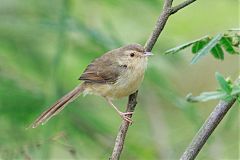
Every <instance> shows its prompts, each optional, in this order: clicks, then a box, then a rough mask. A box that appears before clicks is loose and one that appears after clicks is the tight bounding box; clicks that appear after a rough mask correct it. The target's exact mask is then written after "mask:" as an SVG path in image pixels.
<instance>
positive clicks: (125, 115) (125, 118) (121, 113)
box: [119, 112, 133, 124]
mask: <svg viewBox="0 0 240 160" xmlns="http://www.w3.org/2000/svg"><path fill="white" fill-rule="evenodd" d="M119 114H120V116H121V117H122V119H124V120H125V121H127V122H128V123H129V124H132V123H133V120H132V119H131V118H130V117H128V116H127V115H132V114H133V112H120V113H119Z"/></svg>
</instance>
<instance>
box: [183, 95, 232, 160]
mask: <svg viewBox="0 0 240 160" xmlns="http://www.w3.org/2000/svg"><path fill="white" fill-rule="evenodd" d="M235 101H236V98H232V100H230V101H228V102H226V101H220V102H219V103H218V105H217V106H216V107H215V109H214V110H213V112H212V113H211V114H210V116H209V117H208V119H207V120H206V121H205V122H204V124H203V126H202V127H201V128H200V129H199V131H198V133H197V134H196V135H195V137H194V138H193V140H192V142H191V144H189V146H188V147H187V149H186V150H185V152H184V153H183V155H182V157H181V160H193V159H195V157H196V156H197V155H198V153H199V151H200V150H201V149H202V147H203V145H204V144H205V143H206V141H207V139H208V138H209V136H210V135H211V134H212V132H213V131H214V129H215V128H216V127H217V126H218V124H219V123H220V122H221V120H222V119H223V117H224V116H225V115H226V114H227V112H228V110H229V109H230V108H231V107H232V106H233V104H234V103H235Z"/></svg>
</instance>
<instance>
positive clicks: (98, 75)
mask: <svg viewBox="0 0 240 160" xmlns="http://www.w3.org/2000/svg"><path fill="white" fill-rule="evenodd" d="M149 55H151V54H150V53H149V52H145V51H144V48H143V47H142V46H141V45H139V44H130V45H126V46H123V47H121V48H117V49H114V50H112V51H109V52H107V53H105V54H104V55H102V56H101V57H99V58H97V59H95V60H93V61H92V62H91V63H90V64H89V65H88V66H87V68H86V69H85V71H84V72H83V74H82V75H81V76H80V78H79V80H82V81H83V83H81V84H80V85H78V86H77V87H76V88H74V89H73V90H72V91H71V92H69V93H68V94H66V95H65V96H63V97H62V98H61V99H59V100H58V101H57V102H56V103H54V104H53V105H52V106H51V107H50V108H49V109H47V110H46V111H45V112H43V113H42V114H41V115H40V116H39V117H38V118H37V119H36V120H35V121H34V122H33V124H32V125H31V127H32V128H36V127H37V126H39V125H40V124H44V123H45V122H47V121H48V120H49V119H50V118H51V117H53V116H54V115H56V114H57V113H59V112H60V111H61V110H62V109H63V108H64V107H65V106H66V105H67V104H68V103H70V102H71V101H73V100H74V99H75V98H77V97H78V96H79V95H80V94H81V93H83V94H95V95H100V96H102V97H104V98H105V99H106V100H107V102H108V103H109V104H110V105H111V106H112V107H113V108H114V109H115V110H116V111H117V112H118V113H119V115H120V116H121V117H122V118H123V119H125V120H126V121H129V122H131V119H130V118H128V117H127V116H126V115H128V114H132V113H130V112H127V113H123V112H121V111H119V110H118V109H117V107H115V106H114V105H113V103H112V100H113V99H115V98H122V97H125V96H128V95H130V94H132V93H133V92H135V91H136V90H137V89H138V87H139V85H140V84H141V82H142V79H143V76H144V71H145V68H146V65H147V57H148V56H149Z"/></svg>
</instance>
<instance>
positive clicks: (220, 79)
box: [215, 72, 232, 95]
mask: <svg viewBox="0 0 240 160" xmlns="http://www.w3.org/2000/svg"><path fill="white" fill-rule="evenodd" d="M215 77H216V79H217V81H218V83H219V85H220V87H221V88H222V89H223V90H224V91H225V92H226V93H227V94H228V95H230V94H231V92H232V87H231V86H230V85H229V84H228V82H227V81H226V80H225V79H224V77H223V76H222V75H221V74H220V73H218V72H216V73H215Z"/></svg>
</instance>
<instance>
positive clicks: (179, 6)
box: [171, 0, 196, 14]
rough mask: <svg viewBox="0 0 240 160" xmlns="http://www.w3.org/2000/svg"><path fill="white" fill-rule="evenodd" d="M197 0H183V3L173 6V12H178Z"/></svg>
mask: <svg viewBox="0 0 240 160" xmlns="http://www.w3.org/2000/svg"><path fill="white" fill-rule="evenodd" d="M195 1H196V0H187V1H185V2H183V3H181V4H179V5H177V6H175V7H172V9H171V14H174V13H176V12H177V11H179V10H180V9H183V8H184V7H186V6H188V5H189V4H191V3H193V2H195Z"/></svg>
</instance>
